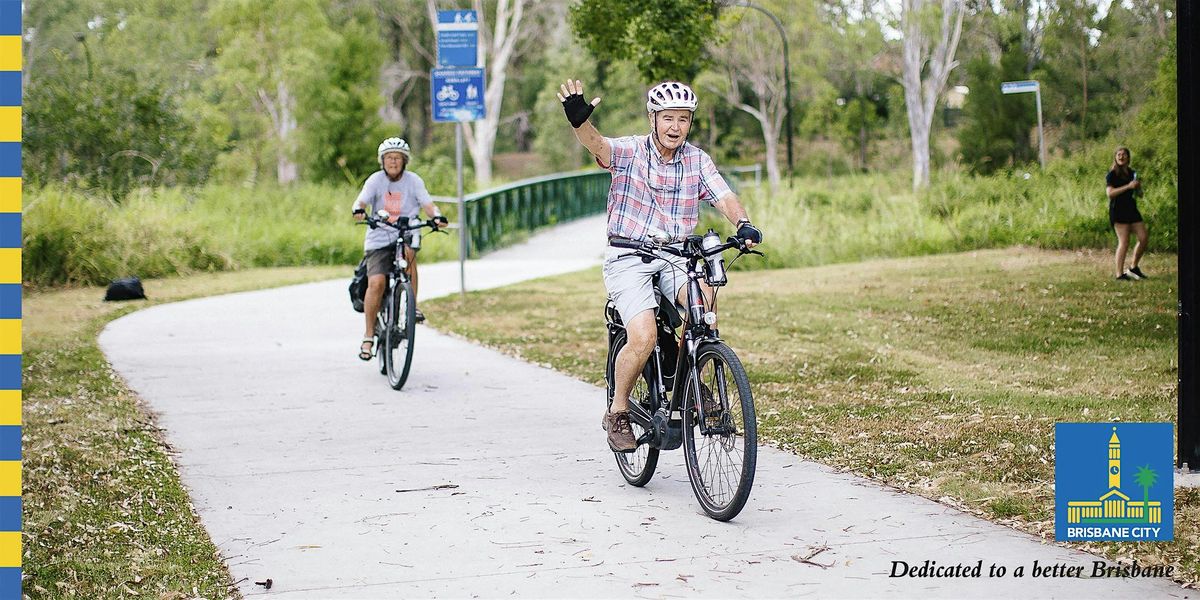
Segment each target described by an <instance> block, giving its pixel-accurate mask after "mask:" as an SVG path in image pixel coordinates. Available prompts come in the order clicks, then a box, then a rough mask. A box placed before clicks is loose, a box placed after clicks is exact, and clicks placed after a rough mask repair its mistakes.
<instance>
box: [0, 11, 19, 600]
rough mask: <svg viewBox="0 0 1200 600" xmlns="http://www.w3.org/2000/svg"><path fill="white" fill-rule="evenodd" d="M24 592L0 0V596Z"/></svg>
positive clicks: (11, 152)
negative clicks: (22, 584)
mask: <svg viewBox="0 0 1200 600" xmlns="http://www.w3.org/2000/svg"><path fill="white" fill-rule="evenodd" d="M20 597H21V2H20V1H19V0H0V599H6V598H18V599H19V598H20Z"/></svg>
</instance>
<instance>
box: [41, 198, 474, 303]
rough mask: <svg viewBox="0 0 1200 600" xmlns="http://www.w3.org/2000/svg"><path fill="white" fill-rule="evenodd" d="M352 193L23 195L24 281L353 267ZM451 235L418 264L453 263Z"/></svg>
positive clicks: (357, 241) (357, 242)
mask: <svg viewBox="0 0 1200 600" xmlns="http://www.w3.org/2000/svg"><path fill="white" fill-rule="evenodd" d="M357 193H358V189H357V188H356V187H351V186H348V185H347V186H331V185H316V184H311V185H299V186H293V187H289V188H281V187H260V188H244V187H236V186H216V185H213V186H204V187H197V188H159V189H152V190H140V191H135V192H134V193H132V194H130V195H129V196H127V197H126V198H125V199H124V200H123V201H122V202H121V203H119V204H117V203H114V202H112V201H111V200H108V199H106V198H104V197H103V196H101V195H97V194H90V193H86V192H82V191H79V190H74V189H70V188H66V187H61V186H52V187H46V188H42V189H32V190H27V192H26V194H25V214H24V223H23V231H22V238H23V240H22V241H23V246H24V252H23V265H22V267H23V271H24V273H23V276H24V280H25V282H26V283H29V284H33V285H37V286H49V285H88V284H91V285H95V284H103V283H106V282H108V281H109V280H111V279H113V278H115V277H120V276H125V275H137V276H140V277H163V276H167V275H176V274H184V273H192V272H197V271H225V270H234V269H241V268H248V267H275V266H296V265H336V264H345V265H354V264H356V263H357V262H358V260H359V258H361V257H362V240H363V234H364V231H365V229H364V228H363V227H361V226H355V225H354V221H353V219H352V218H351V216H350V203H351V202H352V201H353V199H354V197H355V196H356V195H357ZM442 210H443V211H444V212H446V213H447V214H448V215H451V216H452V215H453V214H454V208H453V207H452V206H444V207H442ZM456 235H457V234H455V233H451V234H450V235H448V236H443V235H437V236H426V237H425V240H426V241H425V243H424V244H423V250H422V255H421V258H422V260H423V261H433V260H449V259H450V258H453V257H455V256H457V254H456V252H457V248H458V245H457V244H458V243H457V237H456Z"/></svg>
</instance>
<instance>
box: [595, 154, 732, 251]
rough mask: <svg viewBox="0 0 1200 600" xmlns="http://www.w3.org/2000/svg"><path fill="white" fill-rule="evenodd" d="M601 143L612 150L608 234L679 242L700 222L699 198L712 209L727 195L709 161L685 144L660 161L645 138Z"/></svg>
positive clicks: (660, 156) (726, 188)
mask: <svg viewBox="0 0 1200 600" xmlns="http://www.w3.org/2000/svg"><path fill="white" fill-rule="evenodd" d="M605 139H607V140H608V143H609V145H611V146H612V164H611V165H609V166H608V170H610V171H612V187H611V188H609V190H608V235H610V236H620V237H624V238H629V239H631V240H647V239H650V238H652V237H654V236H655V235H656V234H658V233H665V234H666V235H667V237H669V238H671V239H672V240H673V241H679V240H682V239H683V238H685V237H687V236H688V235H690V234H691V233H692V232H693V231H695V229H696V224H697V223H698V222H699V221H700V200H704V201H706V202H708V203H709V204H714V205H715V204H716V203H717V201H718V200H720V199H721V198H723V197H725V196H726V195H728V194H731V193H733V192H732V190H730V189H729V184H727V183H725V179H724V178H723V177H721V174H720V173H718V172H717V166H716V165H715V164H713V161H712V158H711V157H709V156H708V154H707V153H706V152H704V151H703V150H701V149H699V148H697V147H695V146H693V145H691V144H689V143H686V142H685V143H684V144H683V146H680V147H679V149H677V150H676V151H675V156H674V157H673V158H672V159H671V160H670V161H668V162H663V161H662V155H660V154H659V152H658V148H654V147H653V144H652V143H651V142H650V136H649V135H638V136H629V137H621V138H605ZM601 166H604V165H601Z"/></svg>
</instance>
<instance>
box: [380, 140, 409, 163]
mask: <svg viewBox="0 0 1200 600" xmlns="http://www.w3.org/2000/svg"><path fill="white" fill-rule="evenodd" d="M391 152H399V153H400V154H403V155H404V160H405V162H408V161H409V160H412V150H411V149H410V148H409V147H408V142H406V141H404V140H403V139H401V138H398V137H390V138H388V139H386V140H383V142H382V143H380V144H379V162H380V163H381V164H382V163H383V155H384V154H388V153H391Z"/></svg>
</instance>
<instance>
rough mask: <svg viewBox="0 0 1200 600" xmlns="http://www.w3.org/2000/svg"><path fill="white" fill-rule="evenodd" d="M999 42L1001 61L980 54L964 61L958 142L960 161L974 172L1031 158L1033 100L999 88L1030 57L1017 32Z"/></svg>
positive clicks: (1015, 76)
mask: <svg viewBox="0 0 1200 600" xmlns="http://www.w3.org/2000/svg"><path fill="white" fill-rule="evenodd" d="M1001 47H1002V51H1001V54H1000V64H999V65H996V64H993V63H992V60H991V58H990V57H988V56H986V55H983V56H978V57H976V58H974V59H973V60H971V61H970V62H968V63H967V66H966V71H967V87H968V89H970V93H969V94H968V95H967V101H966V105H965V106H964V107H963V116H964V118H965V121H966V123H965V124H964V125H963V127H962V128H961V129H960V130H959V133H958V141H959V144H960V146H959V149H960V152H961V153H962V160H963V162H965V163H966V164H967V165H968V167H969V168H970V169H971V170H972V171H973V172H976V173H984V174H990V173H993V172H995V171H996V170H997V169H1000V168H1003V167H1005V166H1009V165H1016V164H1020V163H1022V162H1025V161H1029V160H1033V159H1034V157H1035V156H1034V154H1033V147H1032V146H1031V143H1030V134H1029V132H1030V129H1031V128H1032V126H1033V124H1034V122H1035V118H1036V117H1035V115H1034V107H1033V99H1032V98H1030V94H1016V95H1004V94H1003V93H1001V91H1000V84H1001V83H1002V82H1004V81H1012V80H1016V79H1022V78H1023V76H1024V71H1025V65H1026V64H1028V60H1027V57H1026V56H1025V51H1024V48H1023V47H1022V45H1021V40H1020V38H1019V37H1018V36H1017V35H1016V33H1015V32H1013V35H1011V36H1010V37H1009V38H1008V39H1007V40H1005V42H1004V43H1003V44H1002V46H1001Z"/></svg>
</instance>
